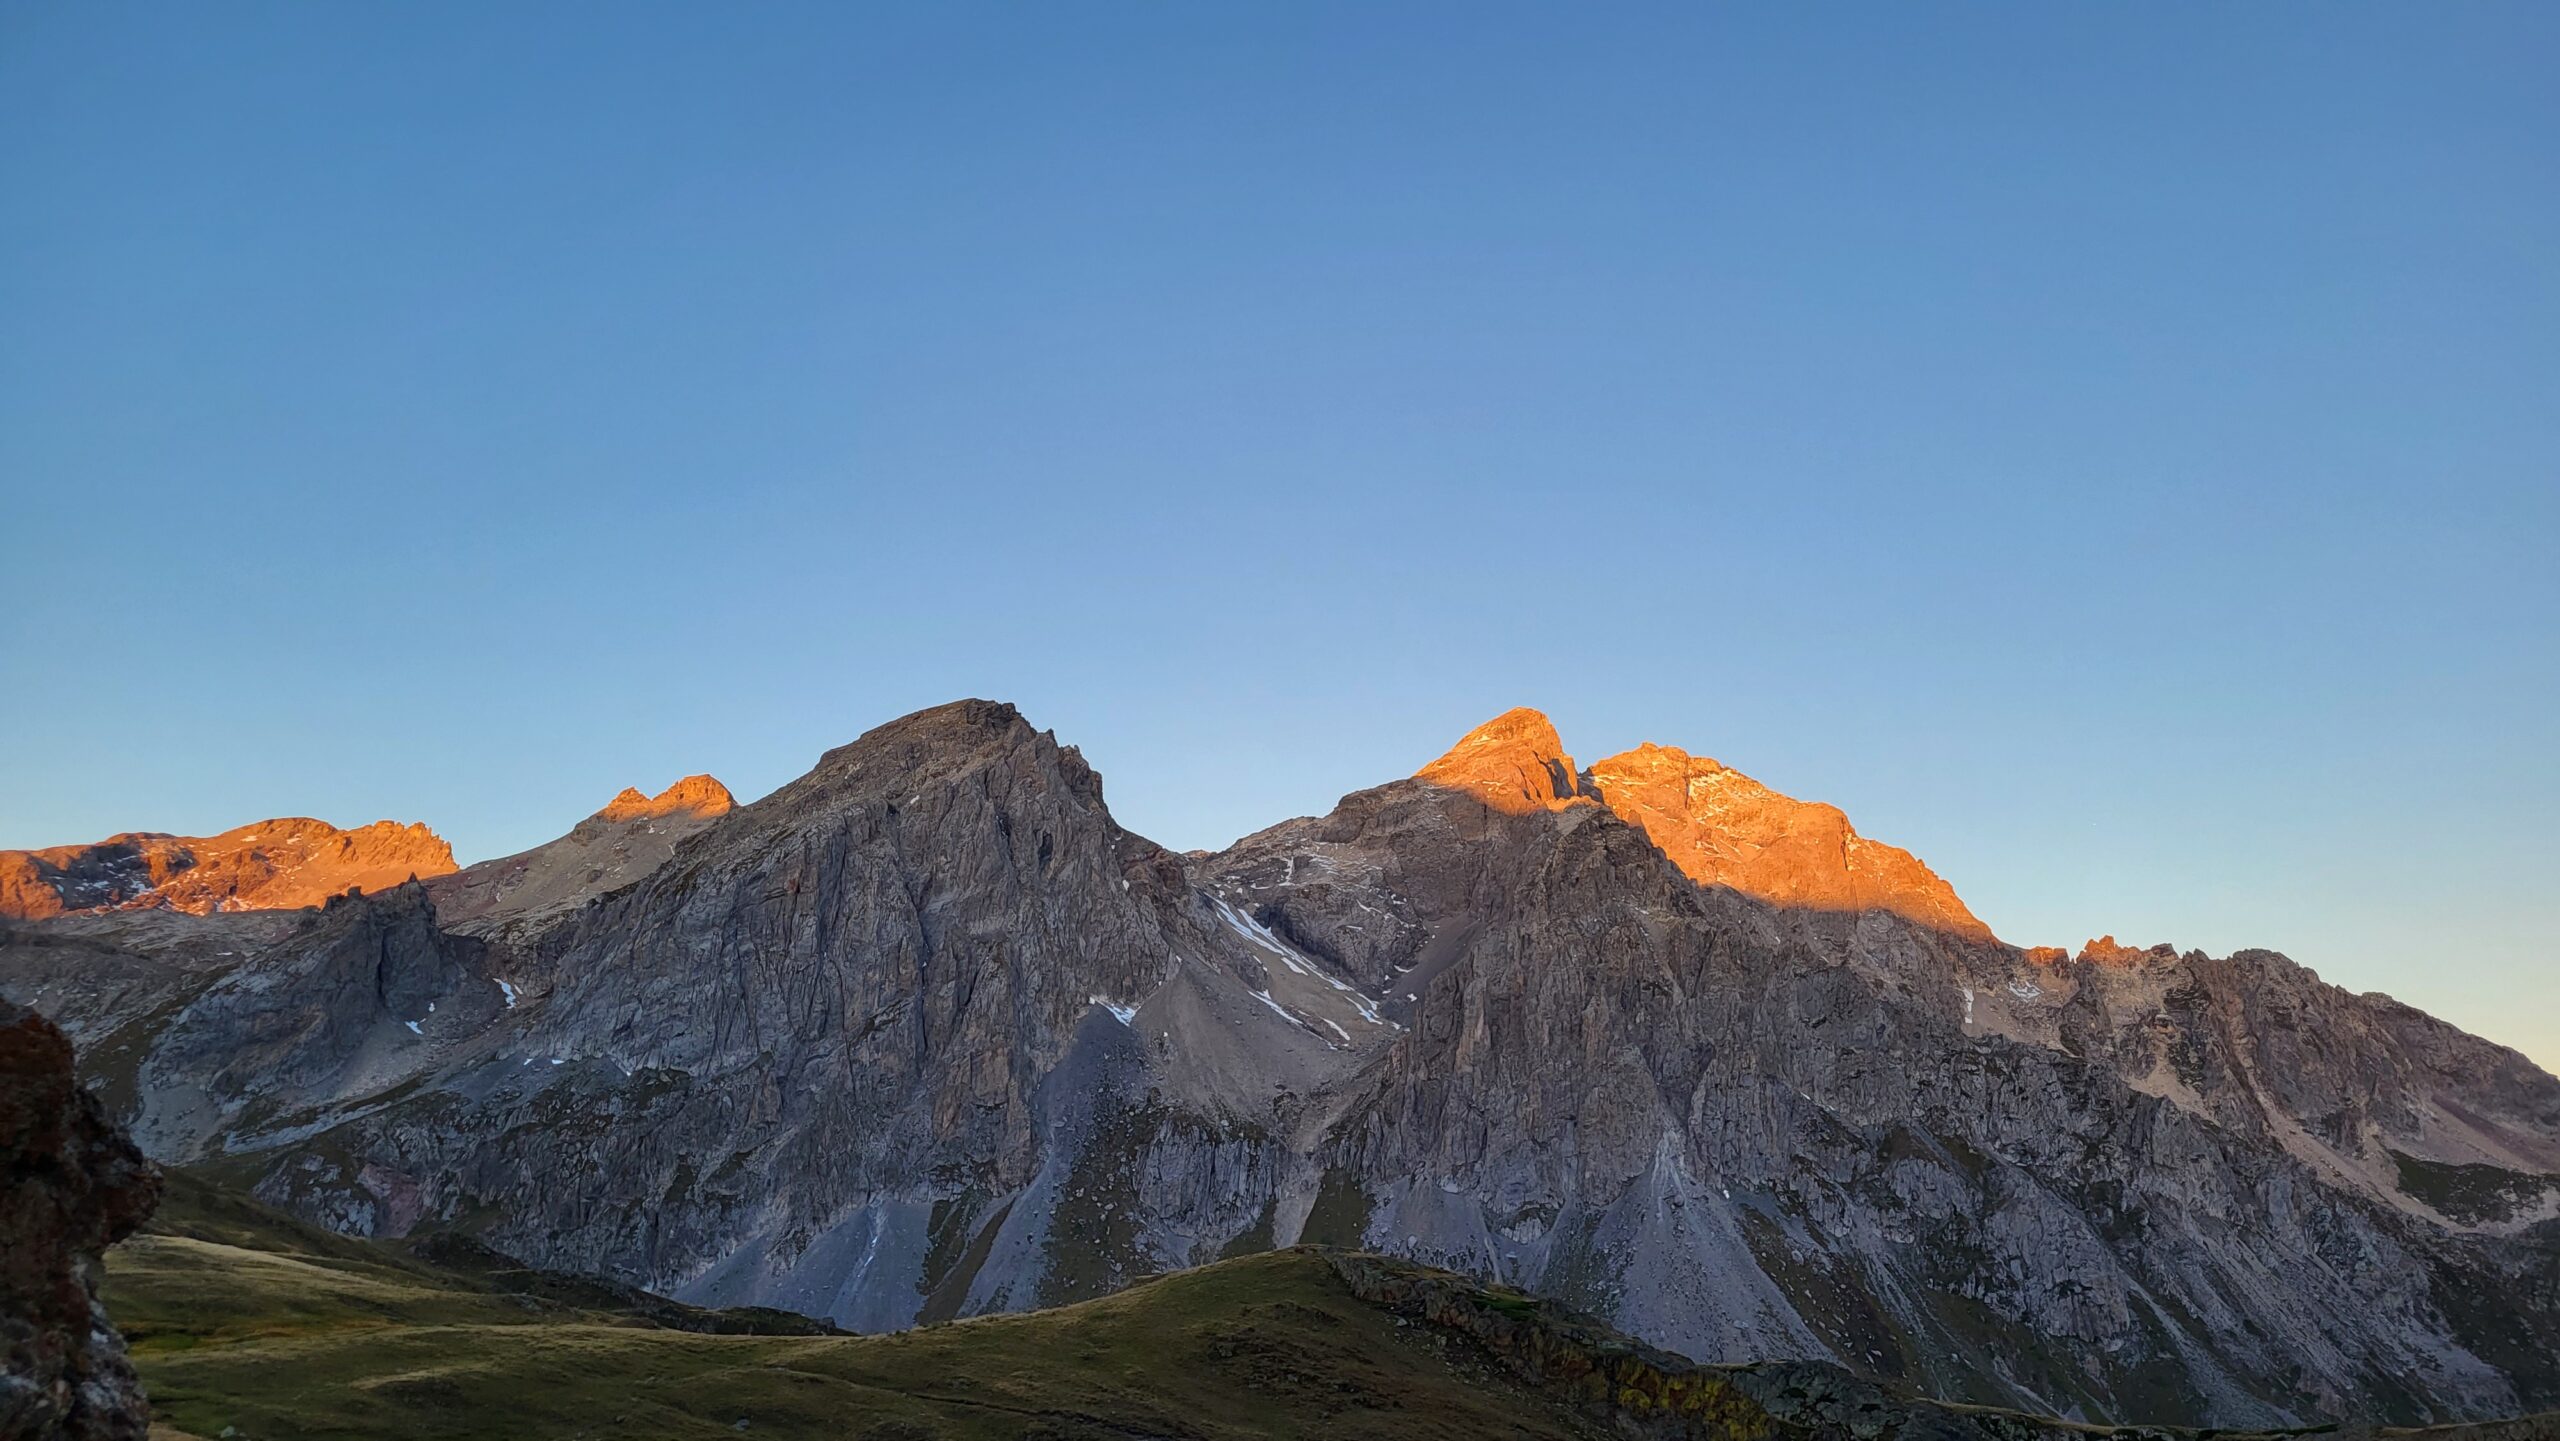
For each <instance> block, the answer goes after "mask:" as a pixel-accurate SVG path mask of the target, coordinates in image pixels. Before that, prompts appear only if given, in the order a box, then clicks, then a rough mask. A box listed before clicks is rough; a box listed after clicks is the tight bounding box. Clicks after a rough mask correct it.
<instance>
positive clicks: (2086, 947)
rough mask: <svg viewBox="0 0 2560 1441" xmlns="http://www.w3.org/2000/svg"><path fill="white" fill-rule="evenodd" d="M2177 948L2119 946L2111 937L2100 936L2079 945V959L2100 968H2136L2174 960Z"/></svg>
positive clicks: (2165, 946) (2167, 946)
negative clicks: (2143, 964)
mask: <svg viewBox="0 0 2560 1441" xmlns="http://www.w3.org/2000/svg"><path fill="white" fill-rule="evenodd" d="M2177 956H2178V948H2177V947H2176V946H2171V945H2158V946H2127V945H2119V944H2117V942H2116V938H2115V937H2113V936H2100V937H2098V938H2097V939H2096V940H2093V941H2084V942H2082V943H2081V945H2080V959H2081V960H2083V961H2087V962H2090V963H2091V964H2094V965H2101V966H2138V965H2141V964H2142V963H2144V962H2145V961H2155V960H2159V961H2168V960H2176V959H2177Z"/></svg>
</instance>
